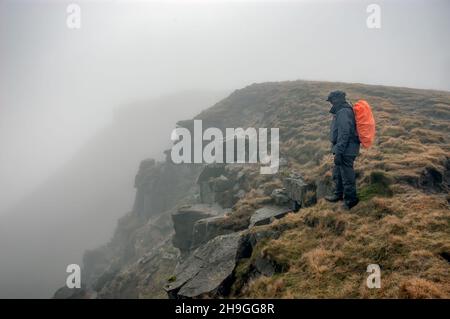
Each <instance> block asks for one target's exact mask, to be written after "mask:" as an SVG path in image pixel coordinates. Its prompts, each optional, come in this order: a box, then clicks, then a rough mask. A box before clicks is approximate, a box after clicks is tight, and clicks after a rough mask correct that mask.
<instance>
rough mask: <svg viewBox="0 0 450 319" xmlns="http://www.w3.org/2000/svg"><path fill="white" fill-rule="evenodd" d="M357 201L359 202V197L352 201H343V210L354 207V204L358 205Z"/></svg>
mask: <svg viewBox="0 0 450 319" xmlns="http://www.w3.org/2000/svg"><path fill="white" fill-rule="evenodd" d="M358 203H359V199H355V200H352V201H345V202H344V209H345V210H350V209H352V207H355V206H356V205H358Z"/></svg>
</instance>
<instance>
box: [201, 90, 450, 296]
mask: <svg viewBox="0 0 450 319" xmlns="http://www.w3.org/2000/svg"><path fill="white" fill-rule="evenodd" d="M334 89H343V90H345V91H346V92H347V95H348V97H349V98H350V100H351V101H353V102H355V101H356V100H357V99H360V98H363V99H366V100H367V101H369V103H370V104H371V105H372V107H373V111H374V115H375V118H376V121H377V140H376V144H375V146H374V147H373V148H372V149H370V150H363V151H362V154H361V155H360V156H359V157H358V159H357V162H356V170H357V175H358V186H359V190H360V197H361V199H362V202H361V203H360V205H359V206H358V207H356V208H355V209H353V210H352V211H351V212H350V213H347V212H344V211H343V210H342V209H341V208H340V206H339V204H328V203H325V202H323V201H320V202H319V203H318V204H317V205H316V206H314V207H310V208H307V209H303V210H301V211H300V213H298V214H289V215H288V216H287V217H285V218H283V219H281V220H279V221H277V222H275V223H274V224H272V225H270V226H263V227H279V226H280V224H288V226H289V228H290V230H287V231H285V232H284V233H283V234H282V236H281V237H280V238H278V239H276V240H270V241H267V242H265V243H263V244H261V245H260V246H261V247H259V249H257V250H255V251H254V255H255V254H262V255H263V256H265V258H269V259H272V260H274V261H275V262H277V263H279V264H281V265H283V267H282V269H283V271H282V272H280V273H278V274H276V275H274V276H272V277H264V276H262V277H258V278H256V279H253V280H250V281H248V282H245V284H244V285H243V286H242V287H238V289H237V290H235V296H236V297H283V298H285V297H288V298H289V297H307V298H309V297H412V298H417V297H419V298H420V297H448V296H450V266H449V262H448V261H446V260H445V258H443V257H442V256H441V255H442V254H443V253H444V252H447V253H449V252H450V210H449V196H448V188H447V187H446V186H442V183H439V181H437V182H436V183H433V182H431V180H432V179H431V178H430V176H437V175H439V173H440V174H442V176H441V179H445V178H448V175H447V176H445V172H447V174H448V167H447V171H446V168H445V165H446V161H448V159H449V158H450V144H449V134H448V132H450V93H448V92H438V91H425V90H414V89H405V88H392V87H382V86H367V85H360V84H343V83H326V82H304V81H295V82H282V83H265V84H255V85H252V86H249V87H247V88H245V89H242V90H238V91H236V92H235V93H234V94H232V95H231V96H230V97H229V98H227V99H225V100H223V101H221V102H220V103H218V104H217V105H215V106H214V107H212V108H210V109H208V110H206V111H204V112H203V113H201V114H200V115H199V116H198V118H201V119H206V120H207V119H211V120H214V121H216V122H217V121H218V120H219V119H220V121H221V122H222V124H223V126H225V127H230V126H233V127H237V126H242V127H246V126H256V127H279V128H280V135H281V137H280V142H281V151H282V156H284V157H286V158H287V159H288V161H289V167H288V168H285V169H284V170H283V171H282V172H281V173H280V176H270V177H267V176H266V177H264V176H261V175H258V174H256V173H255V174H254V175H253V183H254V187H255V191H252V192H250V193H249V194H247V196H246V197H245V198H244V199H242V200H241V201H240V202H239V203H238V204H237V205H236V206H235V208H234V209H235V214H234V216H235V217H233V215H232V216H231V219H233V218H235V222H236V223H240V222H241V221H242V220H243V219H245V216H248V215H249V214H250V213H251V212H252V211H254V208H255V207H259V206H260V205H261V204H262V203H264V202H265V200H266V199H267V196H266V195H264V190H266V189H267V188H268V189H272V188H273V187H277V186H281V178H280V177H281V176H282V175H283V174H285V173H287V172H289V171H293V170H294V171H297V172H300V173H302V174H303V175H304V176H305V177H307V178H309V179H316V178H318V177H322V178H323V177H325V178H328V179H330V178H331V175H330V174H331V172H330V170H331V167H332V157H331V155H330V154H329V142H328V140H327V134H328V126H329V122H330V116H329V114H328V110H329V105H328V104H327V103H326V102H325V101H324V97H325V96H326V95H327V93H328V92H329V91H330V90H334ZM447 165H448V164H447ZM427 172H428V173H427ZM430 172H431V173H430ZM424 174H425V175H424ZM427 174H428V175H427ZM436 179H437V180H439V176H437V177H436ZM447 183H448V180H447ZM443 184H444V185H445V184H446V183H445V181H444V183H443ZM258 189H259V190H261V191H260V192H258ZM266 193H267V192H266ZM254 257H255V256H252V258H254ZM250 262H251V259H250V260H247V261H243V262H242V264H241V265H239V266H238V268H237V276H238V279H241V280H243V278H239V276H241V275H242V276H244V275H245V274H244V273H245V269H247V267H248V264H249V263H250ZM246 263H247V264H246ZM371 263H377V264H379V265H380V267H381V271H382V288H381V289H374V290H369V289H367V288H365V280H366V278H367V276H368V274H367V273H366V267H367V265H368V264H371Z"/></svg>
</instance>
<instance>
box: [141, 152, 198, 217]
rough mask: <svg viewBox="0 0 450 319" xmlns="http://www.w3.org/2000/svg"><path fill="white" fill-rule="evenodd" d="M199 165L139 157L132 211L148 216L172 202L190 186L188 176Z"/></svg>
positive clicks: (178, 198) (194, 173)
mask: <svg viewBox="0 0 450 319" xmlns="http://www.w3.org/2000/svg"><path fill="white" fill-rule="evenodd" d="M200 169H201V165H197V164H192V165H176V164H173V163H172V162H170V161H166V162H156V161H155V160H153V159H147V160H144V161H142V162H141V164H140V166H139V171H138V173H137V175H136V178H135V187H136V197H135V201H134V205H133V212H134V213H135V214H136V215H138V216H140V217H142V218H144V219H148V218H150V217H151V216H155V215H158V214H160V213H162V212H164V211H166V210H167V209H168V208H170V207H172V206H175V205H176V204H177V202H178V201H179V200H180V199H181V198H182V197H183V196H185V194H186V191H188V190H189V188H191V187H192V179H193V178H195V177H194V176H196V175H198V172H199V171H200Z"/></svg>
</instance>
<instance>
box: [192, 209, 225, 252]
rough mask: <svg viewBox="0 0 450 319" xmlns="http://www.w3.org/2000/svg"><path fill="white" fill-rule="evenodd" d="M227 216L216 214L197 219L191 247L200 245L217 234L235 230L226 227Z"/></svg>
mask: <svg viewBox="0 0 450 319" xmlns="http://www.w3.org/2000/svg"><path fill="white" fill-rule="evenodd" d="M227 218H228V216H214V217H209V218H204V219H200V220H198V221H196V222H195V224H194V228H193V231H192V243H191V249H195V248H197V247H199V246H200V245H202V244H204V243H206V242H207V241H209V240H211V239H213V238H214V237H216V236H219V235H225V234H229V233H231V232H233V230H231V229H229V228H227V227H224V222H225V221H226V219H227Z"/></svg>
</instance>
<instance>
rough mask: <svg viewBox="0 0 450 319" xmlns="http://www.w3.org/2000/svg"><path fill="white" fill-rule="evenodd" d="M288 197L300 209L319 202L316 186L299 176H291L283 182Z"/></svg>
mask: <svg viewBox="0 0 450 319" xmlns="http://www.w3.org/2000/svg"><path fill="white" fill-rule="evenodd" d="M283 184H284V187H285V189H286V192H287V196H288V197H289V198H291V199H292V200H294V201H296V202H297V203H298V204H299V205H300V207H308V206H311V205H314V204H315V203H316V202H317V195H316V188H317V186H316V185H315V184H308V183H306V182H305V181H304V179H303V178H302V177H301V176H300V175H298V174H291V175H290V176H289V177H288V178H285V179H284V181H283Z"/></svg>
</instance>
